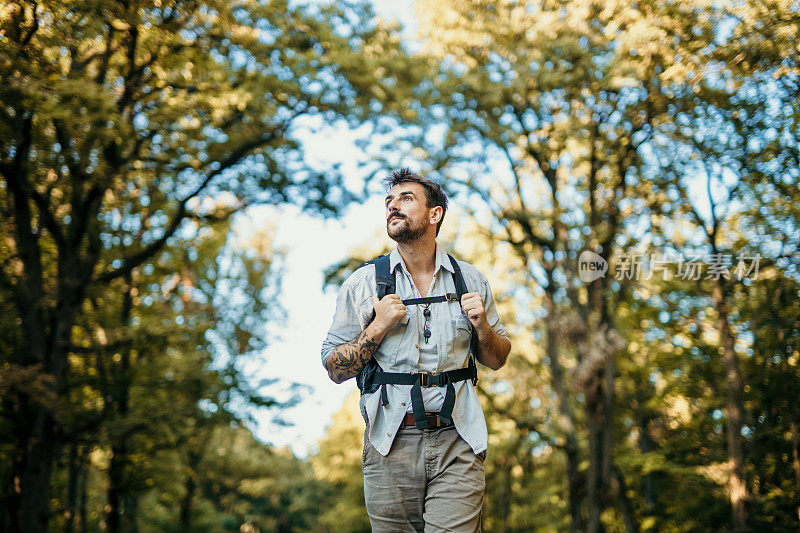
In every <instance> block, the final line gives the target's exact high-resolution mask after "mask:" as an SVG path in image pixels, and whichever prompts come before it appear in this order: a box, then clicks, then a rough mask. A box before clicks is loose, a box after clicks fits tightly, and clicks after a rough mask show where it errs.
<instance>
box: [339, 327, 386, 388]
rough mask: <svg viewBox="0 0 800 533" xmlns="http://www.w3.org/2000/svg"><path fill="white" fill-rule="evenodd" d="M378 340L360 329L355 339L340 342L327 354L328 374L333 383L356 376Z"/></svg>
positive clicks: (377, 344)
mask: <svg viewBox="0 0 800 533" xmlns="http://www.w3.org/2000/svg"><path fill="white" fill-rule="evenodd" d="M378 346H380V342H376V339H375V338H374V337H373V336H371V335H368V334H367V331H366V330H364V331H362V332H361V333H360V334H359V335H358V337H356V338H355V339H353V340H351V341H348V342H345V343H344V344H340V345H339V346H337V347H336V348H334V349H333V350H332V351H331V353H330V355H328V362H327V365H326V366H327V368H328V375H329V376H330V377H331V379H332V380H333V381H334V382H335V383H341V382H343V381H345V380H348V379H350V378H352V377H353V376H356V375H357V374H358V373H359V372H361V369H362V368H364V367H365V366H366V365H367V363H368V362H369V360H370V359H371V358H372V354H374V353H375V351H376V350H377V349H378Z"/></svg>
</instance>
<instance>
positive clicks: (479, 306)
mask: <svg viewBox="0 0 800 533" xmlns="http://www.w3.org/2000/svg"><path fill="white" fill-rule="evenodd" d="M461 309H463V310H464V312H465V313H467V317H468V318H469V321H470V322H471V323H472V325H473V326H474V327H475V329H476V330H477V329H480V328H482V327H483V326H485V325H486V324H487V323H486V310H485V309H484V308H483V297H482V296H481V295H480V293H477V292H465V293H464V294H463V295H461Z"/></svg>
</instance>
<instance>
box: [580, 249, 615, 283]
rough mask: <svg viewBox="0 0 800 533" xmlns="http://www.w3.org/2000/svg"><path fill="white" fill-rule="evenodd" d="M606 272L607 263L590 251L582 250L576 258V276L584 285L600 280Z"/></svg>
mask: <svg viewBox="0 0 800 533" xmlns="http://www.w3.org/2000/svg"><path fill="white" fill-rule="evenodd" d="M606 272H608V262H607V261H606V260H605V259H603V258H602V257H600V256H599V255H597V254H596V253H594V252H593V251H591V250H584V251H583V252H581V255H580V257H578V276H579V277H580V278H581V280H583V281H584V282H586V283H591V282H593V281H594V280H596V279H597V278H602V277H603V276H605V275H606Z"/></svg>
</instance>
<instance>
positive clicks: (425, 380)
mask: <svg viewBox="0 0 800 533" xmlns="http://www.w3.org/2000/svg"><path fill="white" fill-rule="evenodd" d="M435 375H436V372H420V373H419V386H420V387H433V383H431V378H432V377H433V376H435Z"/></svg>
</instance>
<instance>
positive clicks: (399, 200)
mask: <svg viewBox="0 0 800 533" xmlns="http://www.w3.org/2000/svg"><path fill="white" fill-rule="evenodd" d="M431 215H432V213H431V210H430V209H429V208H428V200H427V196H426V194H425V187H423V186H422V185H420V184H419V183H399V184H397V185H395V186H394V187H392V188H391V190H390V191H389V194H388V195H387V196H386V233H388V234H389V237H390V238H391V239H392V240H394V241H396V242H400V243H410V242H414V241H416V240H418V239H419V238H420V237H422V236H423V235H424V234H425V232H426V231H427V230H428V228H430V227H431ZM437 222H438V221H437ZM434 226H435V224H434Z"/></svg>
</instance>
